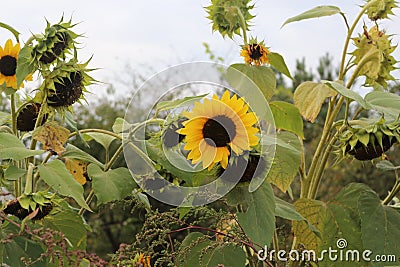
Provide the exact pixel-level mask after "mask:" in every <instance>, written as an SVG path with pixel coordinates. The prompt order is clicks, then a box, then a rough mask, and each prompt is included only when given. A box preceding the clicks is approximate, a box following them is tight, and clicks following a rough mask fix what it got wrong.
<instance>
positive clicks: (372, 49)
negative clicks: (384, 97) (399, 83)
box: [352, 26, 397, 88]
mask: <svg viewBox="0 0 400 267" xmlns="http://www.w3.org/2000/svg"><path fill="white" fill-rule="evenodd" d="M353 41H354V44H355V46H356V49H355V50H354V51H353V52H352V55H353V56H354V59H353V63H354V64H356V65H358V64H359V63H360V62H363V61H364V59H365V58H366V57H370V58H371V59H370V60H369V61H368V62H366V63H365V64H364V65H363V66H362V67H361V69H360V71H359V76H365V77H366V80H365V85H366V86H372V87H377V86H382V87H384V88H387V82H388V81H391V80H394V79H395V78H394V77H393V76H392V75H391V74H390V73H391V72H392V71H393V70H396V69H397V68H396V66H395V65H396V63H397V60H396V59H395V58H394V57H393V56H392V55H391V54H392V53H393V52H394V50H395V49H396V46H395V45H392V44H391V39H390V36H389V35H387V34H386V33H385V32H384V31H381V30H379V28H378V26H374V27H372V28H371V29H370V30H369V31H367V29H366V27H364V32H363V34H361V35H360V36H359V37H356V38H353Z"/></svg>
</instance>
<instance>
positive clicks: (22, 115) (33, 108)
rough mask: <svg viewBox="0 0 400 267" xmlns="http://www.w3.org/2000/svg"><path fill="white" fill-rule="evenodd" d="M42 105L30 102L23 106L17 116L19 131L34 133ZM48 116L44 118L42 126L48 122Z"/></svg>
mask: <svg viewBox="0 0 400 267" xmlns="http://www.w3.org/2000/svg"><path fill="white" fill-rule="evenodd" d="M40 108H41V105H40V104H39V103H35V102H29V103H27V104H26V105H23V106H22V107H21V108H20V109H19V111H18V115H17V129H18V130H20V131H32V130H33V129H34V128H35V124H36V120H37V118H38V115H39V111H40ZM47 117H48V114H45V115H44V116H43V120H42V125H43V124H44V123H45V122H46V120H47Z"/></svg>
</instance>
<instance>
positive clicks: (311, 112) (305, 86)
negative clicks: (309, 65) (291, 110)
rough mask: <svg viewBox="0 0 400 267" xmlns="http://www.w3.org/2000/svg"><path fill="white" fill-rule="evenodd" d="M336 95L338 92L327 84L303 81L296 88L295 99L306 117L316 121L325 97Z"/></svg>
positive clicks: (301, 112) (295, 102)
mask: <svg viewBox="0 0 400 267" xmlns="http://www.w3.org/2000/svg"><path fill="white" fill-rule="evenodd" d="M336 95H337V92H336V91H334V90H333V89H331V88H330V87H329V86H327V85H325V84H322V83H316V82H303V83H302V84H300V85H299V86H298V87H297V88H296V91H295V92H294V95H293V99H294V104H295V105H296V107H297V108H298V109H299V111H300V114H301V115H302V116H303V117H304V119H306V120H308V121H310V122H314V121H315V119H316V118H317V116H318V114H319V112H320V110H321V107H322V104H323V103H324V101H325V99H327V98H328V97H331V96H336Z"/></svg>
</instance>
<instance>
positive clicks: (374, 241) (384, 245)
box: [358, 191, 400, 267]
mask: <svg viewBox="0 0 400 267" xmlns="http://www.w3.org/2000/svg"><path fill="white" fill-rule="evenodd" d="M358 207H359V212H360V217H361V239H362V244H363V248H364V250H367V249H368V250H370V251H372V253H373V254H372V255H371V259H373V258H374V256H375V255H393V256H394V257H395V258H396V259H399V258H400V243H399V239H400V228H399V227H398V223H399V221H400V213H399V212H398V211H396V210H395V209H393V208H391V207H387V206H384V205H382V202H381V200H380V199H379V197H378V195H377V194H376V193H375V192H373V191H366V192H363V193H362V194H361V196H360V198H359V200H358ZM390 265H391V264H387V263H386V264H385V263H384V262H381V263H374V266H382V267H383V266H390Z"/></svg>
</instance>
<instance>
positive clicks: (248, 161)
mask: <svg viewBox="0 0 400 267" xmlns="http://www.w3.org/2000/svg"><path fill="white" fill-rule="evenodd" d="M266 168H267V162H266V160H265V159H264V158H263V157H261V156H260V155H259V154H257V153H245V154H242V155H240V156H238V157H235V158H233V160H230V163H229V165H228V166H227V168H226V169H225V170H224V169H220V170H219V175H220V177H221V179H222V180H225V181H227V182H236V181H238V182H239V183H245V182H250V181H251V180H252V179H253V178H260V177H261V176H262V175H263V173H264V172H265V170H266Z"/></svg>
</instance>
